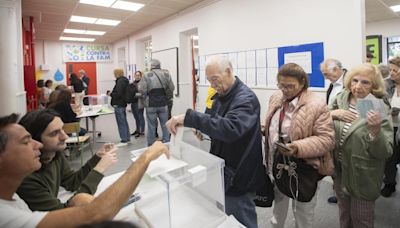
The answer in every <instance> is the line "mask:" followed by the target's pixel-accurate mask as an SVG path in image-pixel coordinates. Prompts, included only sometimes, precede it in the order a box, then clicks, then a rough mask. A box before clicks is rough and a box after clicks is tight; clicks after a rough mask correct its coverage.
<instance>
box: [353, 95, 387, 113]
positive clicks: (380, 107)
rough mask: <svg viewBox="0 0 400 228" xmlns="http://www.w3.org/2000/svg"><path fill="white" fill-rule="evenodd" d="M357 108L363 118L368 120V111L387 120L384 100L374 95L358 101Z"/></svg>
mask: <svg viewBox="0 0 400 228" xmlns="http://www.w3.org/2000/svg"><path fill="white" fill-rule="evenodd" d="M356 108H357V111H358V113H359V114H360V117H361V118H367V113H368V111H375V112H378V113H379V114H380V116H381V118H385V117H387V115H388V114H387V113H386V109H385V103H384V102H383V100H382V99H378V98H376V97H375V96H374V95H372V94H368V96H366V97H365V98H363V99H358V100H357V105H356Z"/></svg>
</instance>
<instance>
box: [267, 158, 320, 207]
mask: <svg viewBox="0 0 400 228" xmlns="http://www.w3.org/2000/svg"><path fill="white" fill-rule="evenodd" d="M272 173H273V175H274V178H275V184H276V186H277V187H278V189H279V191H281V192H282V193H283V194H285V195H286V196H288V197H290V198H292V199H294V200H297V201H300V202H310V201H311V199H312V198H313V197H314V195H315V192H316V191H317V187H318V181H319V180H321V179H322V177H323V175H321V174H320V173H319V172H318V170H316V169H314V167H312V166H311V165H309V164H307V163H306V162H305V161H304V160H303V159H301V158H295V157H288V156H284V155H282V154H281V153H279V152H278V151H276V152H275V157H274V163H273V169H272Z"/></svg>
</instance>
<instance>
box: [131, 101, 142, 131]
mask: <svg viewBox="0 0 400 228" xmlns="http://www.w3.org/2000/svg"><path fill="white" fill-rule="evenodd" d="M131 109H132V114H133V118H135V122H136V131H137V132H138V133H144V124H145V123H144V116H143V111H144V109H143V108H142V109H139V106H138V103H137V102H133V103H131Z"/></svg>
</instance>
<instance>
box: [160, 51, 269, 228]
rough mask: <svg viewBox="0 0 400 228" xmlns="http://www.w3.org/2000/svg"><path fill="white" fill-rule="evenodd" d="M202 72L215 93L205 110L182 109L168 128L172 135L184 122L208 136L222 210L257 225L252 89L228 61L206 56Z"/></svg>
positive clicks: (258, 176)
mask: <svg viewBox="0 0 400 228" xmlns="http://www.w3.org/2000/svg"><path fill="white" fill-rule="evenodd" d="M206 76H207V80H208V81H209V82H210V84H211V87H212V88H214V89H215V90H216V91H217V95H216V98H215V100H214V103H213V106H212V109H211V112H210V114H206V113H201V112H197V111H194V110H192V109H188V110H187V111H186V114H181V115H178V116H174V117H172V118H171V119H170V120H169V121H168V122H167V127H168V130H169V131H170V132H171V133H172V134H175V133H176V127H177V126H179V125H184V126H186V127H192V128H195V129H197V130H199V131H201V132H203V133H205V134H207V135H209V136H210V138H211V149H210V153H212V154H214V155H216V156H218V157H220V158H222V159H224V160H225V170H224V172H225V182H226V183H227V184H225V211H226V213H227V214H228V215H231V214H232V215H234V216H235V217H236V218H237V219H238V220H239V222H241V223H242V224H244V225H245V226H246V227H257V214H256V209H255V203H254V201H253V200H254V198H255V192H256V190H257V189H258V188H259V187H260V186H262V185H263V184H264V183H265V182H264V181H265V179H264V177H265V174H264V172H265V170H264V168H263V164H262V162H263V158H262V150H261V147H262V142H261V126H260V103H259V101H258V99H257V97H256V95H255V94H254V92H253V91H251V89H250V88H248V87H247V86H246V85H245V84H244V83H243V82H242V81H240V79H239V78H237V77H235V76H234V74H233V70H232V64H231V63H230V61H229V60H226V59H224V58H222V57H219V56H216V57H212V58H210V59H209V60H208V62H207V64H206ZM228 170H229V171H231V172H228ZM232 173H233V175H232ZM228 174H229V175H228ZM228 176H229V177H228Z"/></svg>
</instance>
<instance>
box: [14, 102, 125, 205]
mask: <svg viewBox="0 0 400 228" xmlns="http://www.w3.org/2000/svg"><path fill="white" fill-rule="evenodd" d="M20 124H21V125H22V126H23V127H25V129H26V130H27V131H28V132H29V133H30V134H31V135H32V138H33V139H35V140H36V141H38V142H41V143H42V144H43V147H42V148H41V149H40V153H41V154H40V162H41V163H42V167H41V169H39V170H37V171H35V172H33V173H32V174H30V175H29V176H27V177H26V178H25V179H24V180H23V182H22V183H21V185H20V186H19V188H18V190H17V193H18V195H19V196H20V197H21V198H22V199H23V200H24V201H25V202H26V203H27V204H28V206H29V208H30V209H31V210H34V211H36V210H38V211H52V210H57V209H61V208H65V207H68V206H71V205H70V201H67V202H66V203H62V202H61V201H60V200H59V199H58V198H57V195H58V191H59V188H60V186H62V187H64V188H65V189H66V190H68V191H76V192H77V193H81V192H82V193H88V194H94V193H95V192H96V189H97V185H98V184H99V182H100V181H101V179H102V178H103V177H104V175H103V173H104V172H105V171H106V170H107V169H108V168H109V167H110V166H111V165H113V164H115V163H116V162H117V161H118V159H117V154H116V152H115V150H110V147H111V145H110V144H105V145H103V146H102V147H101V148H100V149H99V151H97V152H96V154H95V155H93V157H92V158H90V159H89V161H88V162H87V163H86V164H85V165H84V166H83V167H82V168H81V169H79V170H77V171H74V170H72V169H71V168H70V166H69V164H68V162H67V160H66V159H65V156H64V154H63V151H64V150H65V148H66V143H65V140H66V139H67V138H68V135H66V134H65V132H64V131H63V129H62V128H63V125H64V123H63V122H62V120H61V118H60V117H59V116H58V114H57V113H56V112H54V111H52V110H51V109H45V110H41V111H34V112H30V113H27V114H26V115H25V116H24V117H22V119H21V121H20ZM108 150H110V151H109V152H108Z"/></svg>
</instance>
